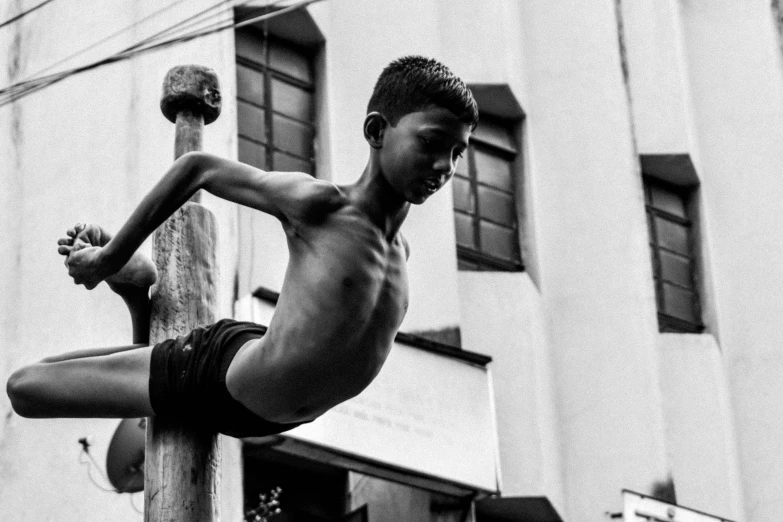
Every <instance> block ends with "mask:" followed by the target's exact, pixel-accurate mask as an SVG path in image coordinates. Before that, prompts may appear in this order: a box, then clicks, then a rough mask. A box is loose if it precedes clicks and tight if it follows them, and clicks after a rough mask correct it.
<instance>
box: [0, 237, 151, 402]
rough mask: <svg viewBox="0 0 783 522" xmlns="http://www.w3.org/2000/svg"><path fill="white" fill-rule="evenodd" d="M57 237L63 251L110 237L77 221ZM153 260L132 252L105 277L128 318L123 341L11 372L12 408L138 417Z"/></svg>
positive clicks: (144, 391)
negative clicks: (129, 336) (129, 329)
mask: <svg viewBox="0 0 783 522" xmlns="http://www.w3.org/2000/svg"><path fill="white" fill-rule="evenodd" d="M67 235H68V237H65V238H62V239H60V240H59V241H58V245H60V246H59V248H58V252H59V253H60V254H62V255H65V256H68V255H69V254H70V253H71V251H74V250H79V249H80V248H84V247H86V246H104V245H105V244H106V243H108V241H109V240H110V239H111V236H110V235H109V234H108V233H107V232H106V231H105V230H103V229H102V228H100V227H98V226H96V225H88V224H77V225H75V226H74V227H73V228H71V229H69V230H68V231H67ZM155 279H156V270H155V266H154V264H153V263H152V262H151V261H150V260H149V259H147V258H146V257H144V256H142V255H141V254H139V253H136V254H135V255H134V256H133V257H132V258H131V260H130V261H129V262H128V264H126V265H125V267H123V268H122V270H120V271H119V272H118V273H117V274H115V275H113V276H112V277H110V278H108V279H107V280H106V282H107V284H108V285H109V287H110V288H111V289H112V290H113V291H114V292H115V293H117V294H118V295H119V296H120V297H122V299H123V300H124V301H125V304H126V305H127V307H128V311H129V312H130V315H131V321H132V323H133V342H134V343H135V344H133V345H129V346H119V347H112V348H98V349H91V350H78V351H75V352H69V353H66V354H62V355H56V356H53V357H47V358H45V359H43V360H42V361H41V362H39V363H36V364H32V365H30V366H26V367H23V368H21V369H19V370H18V371H16V372H15V373H14V374H13V375H11V378H10V379H9V380H8V383H7V392H8V396H9V397H10V398H11V403H12V405H13V407H14V410H15V411H16V412H17V413H18V414H20V415H22V416H25V417H141V416H147V415H151V414H152V407H151V406H150V402H149V390H148V387H149V373H150V372H149V363H150V354H151V350H152V348H151V347H149V346H147V343H148V342H149V313H150V304H149V287H150V286H151V285H152V283H154V282H155Z"/></svg>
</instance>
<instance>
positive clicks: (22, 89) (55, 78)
mask: <svg viewBox="0 0 783 522" xmlns="http://www.w3.org/2000/svg"><path fill="white" fill-rule="evenodd" d="M320 1H322V0H301V1H299V2H296V3H294V4H292V5H290V6H287V7H284V8H282V9H279V10H276V11H273V12H271V13H264V14H262V15H258V16H254V17H251V18H249V19H247V20H243V21H242V22H235V21H233V20H231V21H229V22H217V23H215V24H212V25H211V26H207V27H206V28H201V29H199V30H196V31H193V32H191V33H186V34H184V35H181V36H178V37H175V38H171V39H168V40H164V41H160V42H152V43H148V44H147V45H146V46H141V47H139V46H138V45H139V44H136V45H134V46H131V47H130V48H128V50H124V51H120V52H118V53H116V54H114V55H111V56H109V57H107V58H104V59H102V60H98V61H95V62H92V63H90V64H87V65H83V66H80V67H75V68H73V69H68V70H66V71H62V72H60V73H55V74H51V75H47V76H43V77H40V78H35V79H33V80H28V81H25V82H20V83H17V84H14V85H11V86H9V87H6V88H4V89H0V107H3V106H5V105H8V104H10V103H13V102H15V101H17V100H19V99H21V98H23V97H25V96H28V95H30V94H32V93H34V92H37V91H39V90H41V89H43V88H46V87H48V86H50V85H53V84H55V83H58V82H60V81H62V80H64V79H66V78H69V77H71V76H74V75H76V74H79V73H82V72H86V71H89V70H92V69H96V68H98V67H101V66H103V65H108V64H111V63H115V62H118V61H122V60H126V59H128V58H132V57H134V56H137V55H140V54H143V53H146V52H149V51H154V50H159V49H163V48H165V47H169V46H172V45H176V44H179V43H183V42H187V41H190V40H193V39H196V38H201V37H203V36H209V35H211V34H215V33H218V32H220V31H224V30H226V29H232V28H237V29H238V28H241V27H244V26H247V25H250V24H253V23H257V22H261V21H264V20H269V19H271V18H275V17H277V16H281V15H283V14H286V13H289V12H291V11H294V10H296V9H300V8H303V7H306V6H308V5H310V4H313V3H316V2H320ZM275 3H277V2H275ZM270 5H271V4H270ZM232 8H233V6H232Z"/></svg>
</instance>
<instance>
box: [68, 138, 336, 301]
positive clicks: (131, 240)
mask: <svg viewBox="0 0 783 522" xmlns="http://www.w3.org/2000/svg"><path fill="white" fill-rule="evenodd" d="M202 188H203V189H205V190H207V191H208V192H210V193H212V194H214V195H216V196H218V197H221V198H223V199H226V200H229V201H232V202H235V203H239V204H242V205H245V206H248V207H251V208H255V209H258V210H261V211H263V212H266V213H268V214H271V215H273V216H275V217H277V218H278V219H280V220H281V221H282V222H283V224H284V225H285V224H286V223H290V222H291V221H295V220H299V219H305V218H306V216H307V214H309V213H311V212H313V211H317V210H319V209H322V208H323V209H325V208H327V207H331V206H333V205H334V204H335V201H336V200H337V199H338V198H339V191H338V189H337V188H336V187H335V186H334V185H332V184H331V183H328V182H325V181H320V180H316V179H315V178H313V177H311V176H309V175H307V174H303V173H291V172H285V173H281V172H265V171H262V170H259V169H256V168H254V167H251V166H249V165H245V164H242V163H238V162H235V161H230V160H226V159H222V158H218V157H216V156H212V155H210V154H205V153H201V152H196V153H189V154H185V155H183V156H182V157H180V158H179V159H178V160H177V161H175V162H174V164H173V165H172V166H171V168H170V169H169V170H168V171H167V172H166V173H165V174H164V176H163V178H162V179H161V180H160V181H159V182H158V183H157V185H155V187H153V189H152V190H151V191H150V192H149V193H148V194H147V195H146V196H145V197H144V199H142V201H141V203H139V205H138V206H137V207H136V210H134V211H133V213H132V214H131V216H130V217H129V218H128V220H127V221H126V223H125V224H124V225H123V226H122V228H121V229H120V230H119V232H117V234H116V235H115V236H114V237H113V238H112V239H111V241H109V242H108V243H107V244H106V245H105V247H103V248H102V249H100V250H99V251H96V252H94V254H93V253H89V252H84V254H83V255H84V256H85V257H88V256H89V255H93V256H94V259H91V260H89V263H90V265H95V268H93V269H92V270H93V271H94V272H95V274H94V275H91V276H90V277H89V278H87V281H86V282H85V283H83V284H85V286H87V287H88V288H90V287H94V286H95V285H97V284H98V282H100V281H101V280H103V279H105V278H106V277H108V276H109V275H111V274H113V273H115V272H117V271H118V270H119V269H120V268H122V267H123V266H124V265H125V263H127V261H128V260H129V259H130V258H131V256H133V253H134V252H136V250H137V249H138V248H139V246H141V244H142V243H143V242H144V240H145V239H146V238H147V237H148V236H149V235H150V234H152V232H153V231H154V230H155V229H156V228H158V227H159V226H160V225H161V224H162V223H163V222H164V221H165V220H166V219H168V217H169V216H171V215H172V214H173V213H174V212H175V211H176V210H177V209H178V208H180V207H181V206H182V205H184V204H185V203H186V202H187V201H188V199H190V197H191V196H192V195H193V194H195V193H196V191H198V190H199V189H202ZM85 250H88V249H85ZM95 279H97V281H95Z"/></svg>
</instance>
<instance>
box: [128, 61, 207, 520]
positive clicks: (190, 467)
mask: <svg viewBox="0 0 783 522" xmlns="http://www.w3.org/2000/svg"><path fill="white" fill-rule="evenodd" d="M161 110H162V111H163V113H164V115H165V116H166V117H167V118H168V119H169V120H170V121H172V122H174V123H175V125H176V129H175V133H176V137H175V146H174V159H177V158H178V157H180V156H182V155H183V154H185V153H187V152H191V151H198V150H201V148H202V141H201V136H202V132H203V127H204V125H205V124H209V123H211V122H212V121H214V120H215V119H216V118H217V116H218V115H219V114H220V91H219V87H218V79H217V76H216V75H215V73H214V71H212V70H211V69H208V68H206V67H201V66H196V65H185V66H178V67H174V68H173V69H171V70H170V71H169V72H168V74H167V75H166V79H165V80H164V84H163V97H162V99H161ZM199 201H200V195H199V194H196V195H194V196H193V197H192V198H191V200H190V201H188V202H187V203H186V204H185V205H184V206H183V207H182V208H180V209H179V210H177V212H175V213H174V214H173V215H172V216H171V217H170V218H169V219H168V220H167V221H166V222H165V223H164V224H163V225H161V227H160V228H158V230H156V231H155V233H154V235H153V247H152V257H153V260H154V262H155V264H156V265H157V268H158V281H157V283H156V284H155V286H154V287H153V289H152V311H151V314H152V315H151V320H150V343H152V344H154V343H158V342H160V341H163V340H165V339H170V338H174V337H177V336H180V335H185V334H187V333H188V332H190V330H192V329H193V328H196V327H198V326H204V325H207V324H211V323H213V322H214V321H215V315H216V311H217V295H216V294H217V268H218V267H217V263H216V250H215V247H216V240H217V224H216V219H215V216H214V215H213V214H212V212H210V211H209V210H208V209H206V208H205V207H203V206H202V205H201V204H199ZM219 467H220V444H219V438H218V435H217V434H216V433H213V432H209V431H205V430H203V429H197V428H193V427H189V426H188V427H186V426H182V425H180V424H178V423H177V422H176V421H174V420H172V419H167V418H160V417H152V418H150V419H148V420H147V442H146V450H145V464H144V520H145V522H214V521H217V520H219V519H220V515H219V504H220V502H219V498H218V491H219V480H220V473H219Z"/></svg>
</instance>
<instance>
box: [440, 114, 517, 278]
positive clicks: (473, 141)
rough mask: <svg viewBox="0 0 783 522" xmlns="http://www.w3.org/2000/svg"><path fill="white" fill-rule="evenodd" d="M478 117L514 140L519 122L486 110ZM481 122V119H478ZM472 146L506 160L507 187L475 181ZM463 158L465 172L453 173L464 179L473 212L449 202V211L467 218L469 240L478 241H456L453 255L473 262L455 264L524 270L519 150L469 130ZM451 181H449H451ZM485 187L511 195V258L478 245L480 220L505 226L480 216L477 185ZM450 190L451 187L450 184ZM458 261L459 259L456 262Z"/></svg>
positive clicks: (510, 270)
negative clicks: (455, 250)
mask: <svg viewBox="0 0 783 522" xmlns="http://www.w3.org/2000/svg"><path fill="white" fill-rule="evenodd" d="M481 121H486V122H489V123H492V124H494V125H496V126H498V127H502V128H503V129H504V130H505V131H506V133H507V135H508V137H509V139H510V141H511V142H512V143H514V144H516V143H517V142H518V125H519V122H517V121H512V120H508V119H504V118H498V117H492V116H488V115H486V114H482V115H481ZM479 125H481V123H479ZM476 149H479V150H482V151H484V152H486V153H488V154H491V155H493V156H495V157H498V158H501V159H502V160H503V161H504V162H506V163H507V164H508V167H509V171H510V187H509V189H508V190H505V189H501V188H499V187H496V186H493V185H490V184H487V183H483V182H481V181H479V175H478V171H477V169H476V159H475V153H476ZM464 161H465V162H466V170H467V172H466V174H465V175H463V174H461V173H455V175H454V177H455V178H459V179H462V180H465V181H466V182H467V183H468V186H469V190H470V194H471V198H472V201H473V212H466V211H463V210H461V209H457V208H456V207H454V206H453V208H452V213H453V214H454V215H456V214H460V215H463V216H466V217H468V218H470V220H471V231H472V234H473V243H474V244H475V245H478V246H477V248H473V247H469V246H465V245H461V244H459V243H457V259H458V261H460V262H465V263H469V264H471V265H474V266H475V268H459V270H462V271H484V272H486V271H504V272H521V271H524V270H525V267H524V263H523V260H522V244H521V242H522V241H521V237H520V216H519V190H518V180H517V177H518V176H517V175H516V172H517V170H518V166H519V165H520V164H521V152H520V151H519V150H517V149H515V148H513V147H507V146H503V145H502V144H500V143H497V142H490V141H488V140H486V139H482V138H481V137H480V136H478V135H477V134H476V133H473V134H471V136H470V139H469V140H468V148H467V150H466V156H465V158H464ZM452 183H453V181H452ZM480 186H483V187H488V188H490V189H492V190H495V191H498V192H502V193H505V194H507V195H509V196H511V199H512V204H513V219H512V222H511V230H512V232H513V234H514V238H515V241H514V243H513V246H512V248H513V256H514V257H515V259H514V260H509V259H505V258H502V257H499V256H496V255H493V254H490V253H487V252H486V251H485V250H484V249H483V248H482V242H481V237H482V234H481V222H482V221H485V222H488V223H492V224H495V225H498V226H501V227H504V228H509V224H508V223H500V222H497V221H493V220H492V219H488V218H486V217H482V216H481V214H480V213H479V204H480V203H479V201H480V196H479V190H478V189H479V187H480ZM452 190H454V189H453V188H452ZM460 265H461V263H460Z"/></svg>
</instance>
